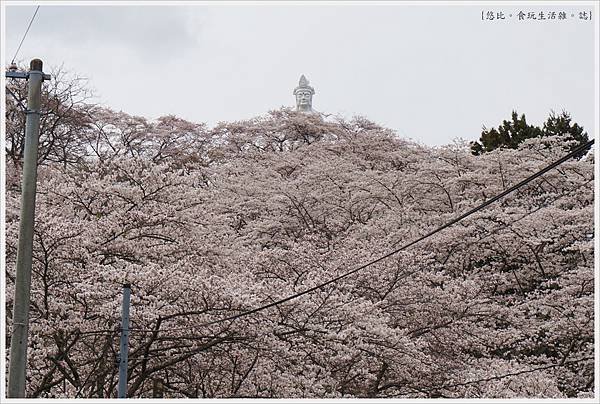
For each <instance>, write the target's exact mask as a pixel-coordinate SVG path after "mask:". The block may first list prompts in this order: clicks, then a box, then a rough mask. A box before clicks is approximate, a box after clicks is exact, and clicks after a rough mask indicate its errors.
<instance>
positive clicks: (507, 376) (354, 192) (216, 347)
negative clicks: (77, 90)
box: [5, 108, 594, 398]
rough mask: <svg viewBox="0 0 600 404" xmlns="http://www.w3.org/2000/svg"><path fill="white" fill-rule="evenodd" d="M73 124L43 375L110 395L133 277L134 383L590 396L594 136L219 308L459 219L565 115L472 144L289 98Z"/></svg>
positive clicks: (364, 393)
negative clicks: (227, 119) (275, 106)
mask: <svg viewBox="0 0 600 404" xmlns="http://www.w3.org/2000/svg"><path fill="white" fill-rule="evenodd" d="M10 116H12V115H9V117H10ZM9 119H13V118H9ZM11 124H14V125H15V127H16V126H18V124H19V123H18V122H14V123H11ZM79 131H80V132H79ZM11 133H16V132H11ZM77 133H78V136H79V137H78V139H82V140H81V148H80V149H79V153H80V155H79V157H78V158H69V159H68V164H64V161H54V160H52V159H47V160H46V161H45V163H44V164H43V165H41V166H40V168H39V184H38V199H37V206H36V209H37V210H36V214H37V217H36V226H35V240H34V264H33V273H34V275H33V284H32V302H31V315H30V318H31V319H30V323H31V324H30V339H29V344H30V346H29V363H28V374H27V386H28V391H27V394H28V396H31V397H114V396H115V391H116V386H117V382H118V381H117V375H118V369H117V363H116V358H117V350H118V335H119V321H120V304H121V297H120V296H121V285H122V284H123V283H124V282H129V283H131V284H132V290H133V294H132V310H131V321H132V324H131V328H132V331H131V340H130V352H129V358H130V364H129V375H128V397H152V396H163V397H310V398H314V397H400V398H417V397H420V398H426V397H430V398H432V397H453V398H458V397H485V398H524V397H554V398H564V397H591V396H593V389H594V385H593V380H594V362H593V342H594V340H593V331H594V324H593V314H594V313H593V281H594V266H593V164H594V161H593V156H592V155H591V154H590V155H588V156H587V157H584V158H582V159H580V160H572V161H569V162H566V163H564V164H563V165H561V166H560V167H559V168H558V169H556V170H553V171H551V172H549V173H547V174H546V175H544V176H543V178H540V179H537V180H535V181H533V182H531V183H530V184H528V185H526V186H524V187H522V188H520V189H519V190H518V191H516V192H515V193H513V194H511V195H509V196H507V197H506V198H504V199H502V200H501V201H498V202H497V203H495V204H493V205H491V206H489V207H487V208H486V209H484V210H481V211H479V212H477V213H476V214H474V215H472V216H470V217H468V218H467V219H465V220H463V221H461V222H460V223H458V224H456V225H454V226H453V227H451V228H449V229H446V230H444V231H442V232H440V233H437V234H435V235H433V236H431V237H429V238H427V239H426V240H424V241H423V242H421V243H419V244H417V245H415V246H412V247H410V248H408V249H406V250H403V251H401V252H399V253H397V254H395V255H393V256H392V257H390V258H388V259H386V260H383V261H380V262H378V263H376V264H374V265H371V266H369V267H367V268H365V269H364V270H362V271H360V272H358V273H356V274H354V275H351V276H348V277H345V278H343V279H341V280H339V281H338V282H335V283H332V284H328V285H327V286H324V287H322V288H320V289H318V290H316V291H314V292H312V293H309V294H305V295H303V296H301V297H299V298H297V299H294V300H290V301H287V302H285V303H282V304H279V305H276V306H274V307H271V308H269V309H266V310H262V311H259V312H256V313H252V314H249V315H243V316H241V317H239V318H237V319H235V320H225V321H221V320H223V319H226V318H228V317H231V316H235V315H237V314H240V313H244V312H245V311H247V310H250V309H253V308H256V307H259V306H261V305H266V304H269V303H272V302H275V301H278V300H279V299H283V298H285V297H287V296H290V295H293V294H295V293H299V292H302V291H304V290H307V289H308V288H311V287H314V286H317V285H320V284H322V283H325V282H327V281H328V280H330V279H332V278H334V277H336V276H339V275H342V274H344V273H346V272H348V271H349V270H352V269H354V268H356V267H358V266H359V265H360V264H361V263H364V262H368V261H370V260H372V259H375V258H378V257H380V256H381V255H383V254H385V253H387V252H389V251H391V250H393V249H395V248H397V247H398V246H400V245H403V244H405V243H407V242H410V241H412V240H414V239H415V238H417V237H419V236H421V235H423V234H426V233H427V232H429V231H431V230H432V229H434V228H436V227H438V226H441V225H443V224H444V223H446V222H448V221H449V220H451V219H453V218H455V217H457V216H458V215H460V214H462V213H463V212H466V211H467V210H469V209H470V208H472V207H473V206H476V205H477V204H479V203H482V202H483V201H485V200H486V199H488V198H489V197H491V196H494V195H496V194H498V193H500V192H502V191H503V190H505V189H507V188H508V187H510V186H511V185H513V184H515V183H517V182H519V181H520V180H522V179H524V178H526V177H527V176H529V175H531V174H533V173H535V172H536V171H538V170H539V169H541V168H543V167H545V166H546V165H547V164H548V163H550V162H551V161H554V160H556V159H557V158H559V157H561V156H562V153H563V151H561V150H560V148H552V147H550V148H549V147H547V144H548V142H552V141H555V142H557V143H561V144H562V143H564V142H565V141H566V140H565V139H563V138H561V137H560V136H555V137H546V138H544V140H543V141H544V143H542V142H541V140H539V139H531V140H529V141H526V142H524V143H523V144H521V145H520V146H519V148H517V149H507V150H501V149H498V150H494V151H491V152H489V153H485V154H483V155H481V156H473V155H472V153H471V151H470V148H469V145H468V144H467V143H456V144H454V145H449V146H446V147H440V148H430V147H426V146H423V145H418V144H415V143H412V142H409V141H406V140H402V139H399V138H397V137H396V136H395V134H394V133H393V132H392V131H390V130H388V129H385V128H382V127H380V126H378V125H376V124H375V123H372V122H370V121H368V120H367V119H364V118H354V119H352V120H349V121H348V120H343V119H329V118H325V117H323V116H321V115H319V114H303V113H298V112H295V111H291V110H289V109H281V110H276V111H271V112H270V113H268V114H266V115H264V116H261V117H258V118H255V119H251V120H248V121H240V122H234V123H221V124H219V125H217V126H216V127H214V128H212V129H209V128H207V127H206V126H205V125H198V124H193V123H190V122H187V121H184V120H181V119H179V118H176V117H173V116H167V117H163V118H160V119H158V120H157V121H152V122H151V121H148V120H146V119H144V118H140V117H133V116H130V115H127V114H125V113H122V112H119V113H117V112H114V111H111V110H109V109H104V108H96V109H95V110H94V115H93V119H91V120H90V121H89V122H87V123H86V124H85V125H83V126H82V127H81V128H79V129H78V132H77ZM7 136H12V135H11V134H8V133H7ZM49 155H50V154H49ZM15 160H16V161H18V154H15ZM59 160H60V159H59ZM18 178H19V165H18V164H9V165H7V194H6V207H7V209H6V223H7V229H6V235H7V244H6V251H7V257H6V263H7V266H6V279H7V285H6V291H5V293H6V297H7V302H6V303H7V306H6V322H7V335H10V333H9V332H8V330H10V328H11V321H12V299H13V296H12V294H13V289H14V261H15V256H16V245H17V228H18V214H19V213H18V205H19V197H20V195H19V192H20V191H19V181H18ZM8 343H9V344H10V341H8ZM9 359H10V358H9Z"/></svg>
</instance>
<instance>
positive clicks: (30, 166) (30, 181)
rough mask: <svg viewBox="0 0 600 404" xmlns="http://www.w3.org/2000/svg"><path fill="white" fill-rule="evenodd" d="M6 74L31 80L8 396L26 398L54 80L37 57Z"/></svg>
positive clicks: (28, 95)
mask: <svg viewBox="0 0 600 404" xmlns="http://www.w3.org/2000/svg"><path fill="white" fill-rule="evenodd" d="M6 77H9V78H17V79H26V80H27V81H28V83H27V87H28V94H27V110H26V111H25V113H26V114H27V120H26V123H25V150H24V156H23V183H22V186H21V217H20V223H19V226H20V227H19V246H18V249H17V266H16V280H15V301H14V305H13V323H12V335H11V339H10V366H9V369H8V397H10V398H23V397H25V373H26V367H27V337H28V331H29V302H30V296H29V295H30V289H31V261H32V258H31V257H32V251H33V224H34V216H35V191H36V181H37V154H38V138H39V132H40V104H41V94H42V82H43V81H44V80H50V76H49V75H47V74H44V73H43V72H42V61H41V60H39V59H33V60H32V61H31V64H30V66H29V72H27V73H22V72H16V71H8V72H6Z"/></svg>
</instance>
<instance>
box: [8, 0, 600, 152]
mask: <svg viewBox="0 0 600 404" xmlns="http://www.w3.org/2000/svg"><path fill="white" fill-rule="evenodd" d="M159 4H160V3H159ZM587 4H588V5H579V6H572V5H568V4H566V5H564V4H563V5H561V3H558V2H549V3H546V4H544V3H541V2H539V3H536V4H535V5H519V4H514V5H503V6H495V5H493V3H482V4H480V5H477V4H475V5H407V4H384V5H372V4H343V3H336V4H331V3H325V4H308V5H307V4H285V3H271V4H262V5H260V4H259V5H256V4H245V5H240V4H229V5H222V4H216V3H213V4H209V5H206V4H195V5H185V6H171V5H161V6H158V5H154V6H143V5H136V6H134V5H130V6H108V5H96V6H85V5H74V4H72V5H64V6H56V5H42V6H41V7H40V10H39V12H38V15H37V17H36V19H35V21H34V23H33V25H32V27H31V30H30V32H29V34H28V36H27V38H26V40H25V42H24V44H23V46H22V49H21V51H20V52H19V56H18V57H17V60H21V61H22V62H25V63H28V61H29V60H30V59H32V58H34V57H38V58H40V59H42V60H43V61H44V66H45V70H50V68H51V67H52V66H58V65H61V64H63V65H64V67H65V68H67V69H69V70H71V71H72V72H74V73H77V74H79V75H81V76H85V77H87V78H89V80H90V85H91V87H92V88H93V89H94V90H95V92H96V94H97V95H98V97H99V100H100V101H101V102H102V103H103V104H104V105H106V106H108V107H111V108H113V109H115V110H123V111H124V112H127V113H130V114H135V115H142V116H145V117H148V118H151V119H154V118H157V117H159V116H161V115H165V114H174V115H177V116H180V117H182V118H185V119H188V120H191V121H194V122H206V123H208V124H209V125H210V126H212V125H214V124H216V123H217V122H219V121H234V120H241V119H247V118H251V117H253V116H257V115H261V114H264V113H265V112H267V111H269V110H271V109H276V108H279V107H281V106H294V105H295V100H294V96H293V95H292V91H293V89H294V87H295V86H296V85H297V84H298V79H299V77H300V75H301V74H305V75H306V77H307V78H308V79H309V80H310V83H311V85H312V86H313V87H314V88H315V90H316V94H315V96H314V98H313V107H314V108H315V109H316V110H318V111H321V112H325V113H331V114H341V115H343V116H346V117H351V116H352V115H355V114H357V115H362V116H365V117H367V118H369V119H371V120H373V121H375V122H377V123H379V124H381V125H384V126H386V127H389V128H391V129H394V130H395V131H396V132H397V133H398V135H400V136H401V137H406V138H412V139H414V140H416V141H418V142H421V143H424V144H428V145H442V144H448V143H451V142H452V140H453V139H454V138H457V137H462V138H465V139H468V140H475V139H477V138H478V137H479V136H480V134H481V127H482V126H483V125H485V126H487V127H495V126H497V125H498V124H499V123H501V121H502V120H503V119H508V118H509V117H510V113H511V111H512V110H513V109H516V110H517V111H518V112H519V113H525V115H526V116H527V119H528V121H529V122H530V123H533V124H536V125H541V124H542V122H543V121H544V120H545V119H546V118H547V116H548V114H549V112H550V110H555V111H561V110H566V111H568V112H570V113H571V115H572V117H573V119H574V120H575V121H576V122H578V123H579V124H580V125H582V126H583V127H584V128H585V129H586V130H587V132H588V133H589V134H590V135H591V136H594V114H595V112H596V109H595V107H594V85H595V83H594V21H589V20H587V21H586V20H582V19H579V18H578V17H579V12H583V11H586V12H588V13H589V11H590V10H592V11H594V10H595V11H596V12H595V14H594V18H595V19H597V16H598V13H597V11H598V9H597V8H596V9H594V6H593V5H592V4H593V3H587ZM34 10H35V6H32V5H27V6H19V5H12V6H11V5H9V6H7V7H6V9H5V11H6V12H5V21H6V24H4V25H3V30H4V33H3V38H4V40H5V60H4V62H5V63H6V64H8V63H9V62H10V59H11V58H12V56H13V54H14V52H15V50H16V48H17V46H18V44H19V41H20V39H21V36H22V35H23V32H24V31H25V28H26V27H27V24H28V22H29V20H30V18H31V16H32V15H33V12H34ZM482 11H483V12H484V15H487V14H486V12H487V11H493V12H503V13H504V15H505V18H506V19H505V20H498V19H494V20H492V21H490V20H483V21H482ZM519 11H523V12H525V13H528V12H535V13H536V16H537V17H539V12H540V11H541V12H543V13H544V16H549V13H550V12H556V13H558V12H561V11H565V12H566V15H567V19H566V20H558V19H555V20H548V19H546V20H540V19H536V20H527V19H526V20H524V21H519V20H518V16H517V14H518V13H519ZM510 14H513V16H512V17H509V15H510ZM571 14H574V17H571ZM596 46H598V44H596Z"/></svg>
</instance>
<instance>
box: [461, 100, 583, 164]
mask: <svg viewBox="0 0 600 404" xmlns="http://www.w3.org/2000/svg"><path fill="white" fill-rule="evenodd" d="M557 135H560V136H565V141H570V140H574V141H575V142H573V144H570V145H569V147H568V148H569V150H573V149H575V148H576V147H578V146H579V145H581V144H583V143H586V142H587V141H588V135H587V133H586V132H584V131H583V128H582V127H581V126H579V125H578V124H577V123H574V124H571V116H570V115H569V113H567V112H565V111H563V112H562V113H560V114H558V115H557V114H556V113H554V112H551V113H550V116H549V117H548V120H547V121H546V122H545V123H544V126H543V127H542V128H539V127H537V126H533V125H528V124H527V121H526V119H525V114H522V115H521V117H519V115H518V114H517V112H516V111H513V112H512V121H506V120H505V121H503V122H502V124H501V125H499V126H498V129H495V128H491V129H489V130H488V129H487V128H485V127H484V128H483V131H482V132H481V137H480V138H479V142H472V144H471V151H472V152H473V154H474V155H480V154H483V153H487V152H490V151H492V150H495V149H497V148H499V147H500V148H510V149H516V148H517V147H518V146H519V145H520V144H521V143H522V142H523V141H525V140H527V139H533V138H536V137H539V138H542V137H547V136H557Z"/></svg>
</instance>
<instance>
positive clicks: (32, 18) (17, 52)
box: [10, 6, 40, 64]
mask: <svg viewBox="0 0 600 404" xmlns="http://www.w3.org/2000/svg"><path fill="white" fill-rule="evenodd" d="M39 9H40V6H37V7H36V9H35V12H34V13H33V17H31V20H30V21H29V25H28V26H27V30H25V34H23V38H21V42H20V43H19V47H18V48H17V50H16V52H15V55H14V56H13V58H12V61H11V62H10V63H11V64H14V63H15V59H16V58H17V55H18V54H19V51H20V50H21V46H22V45H23V41H25V38H26V37H27V33H28V32H29V29H30V28H31V24H33V20H34V19H35V16H36V15H37V13H38V10H39Z"/></svg>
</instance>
